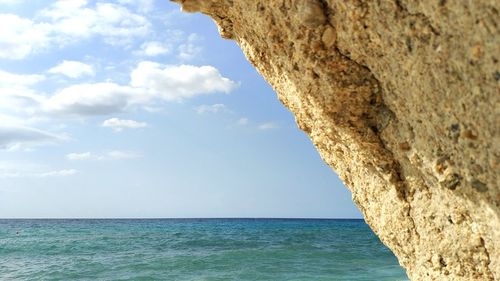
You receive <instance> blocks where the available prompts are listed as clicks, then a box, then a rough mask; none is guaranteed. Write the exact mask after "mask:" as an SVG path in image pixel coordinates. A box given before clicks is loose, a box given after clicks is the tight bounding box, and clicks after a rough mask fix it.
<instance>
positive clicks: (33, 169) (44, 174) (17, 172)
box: [0, 161, 78, 178]
mask: <svg viewBox="0 0 500 281" xmlns="http://www.w3.org/2000/svg"><path fill="white" fill-rule="evenodd" d="M77 173H78V170H75V169H50V168H47V167H44V166H40V165H36V164H33V163H31V162H30V163H23V162H11V161H0V178H53V177H67V176H72V175H75V174H77Z"/></svg>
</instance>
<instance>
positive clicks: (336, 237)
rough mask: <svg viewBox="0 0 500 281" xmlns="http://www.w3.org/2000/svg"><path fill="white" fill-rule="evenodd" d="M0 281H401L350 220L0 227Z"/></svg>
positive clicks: (393, 263)
mask: <svg viewBox="0 0 500 281" xmlns="http://www.w3.org/2000/svg"><path fill="white" fill-rule="evenodd" d="M0 280H366V281H368V280H388V281H389V280H393V281H399V280H408V278H407V276H406V274H405V272H404V269H403V268H402V267H401V266H399V264H398V262H397V259H396V258H395V257H394V255H393V254H392V253H391V252H390V251H389V249H387V247H385V246H384V245H383V244H382V243H381V242H380V240H379V239H378V238H377V237H376V236H375V234H373V232H372V231H371V229H370V228H369V227H368V225H367V224H366V223H365V222H364V220H358V219H0Z"/></svg>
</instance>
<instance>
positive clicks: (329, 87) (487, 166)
mask: <svg viewBox="0 0 500 281" xmlns="http://www.w3.org/2000/svg"><path fill="white" fill-rule="evenodd" d="M176 2H179V3H181V4H182V6H183V10H184V11H187V12H202V13H204V14H207V15H209V16H211V17H212V18H213V19H214V20H215V21H216V23H217V25H218V27H219V31H220V34H221V35H222V37H224V38H227V39H233V40H235V41H236V42H237V43H238V44H239V46H240V47H241V48H242V49H243V52H244V53H245V55H246V57H247V58H248V60H249V61H250V62H251V63H252V64H253V65H254V66H255V67H256V68H257V69H258V71H259V72H260V73H261V74H262V75H263V76H264V77H265V79H266V80H267V81H268V82H269V83H270V84H271V85H272V86H273V88H274V89H275V90H276V92H277V95H278V98H279V99H280V100H281V101H282V102H283V104H284V105H285V106H286V107H288V108H289V109H290V110H291V111H292V112H293V113H294V114H295V118H296V120H297V124H298V126H299V127H300V128H301V129H302V130H304V131H305V132H306V133H307V134H308V135H309V136H310V138H311V139H312V141H313V142H314V144H315V146H316V148H317V149H318V151H319V152H320V154H321V156H322V158H323V159H324V160H325V161H326V162H327V163H328V164H329V165H330V166H331V167H332V168H333V169H334V170H335V171H336V172H337V173H338V174H339V175H340V177H341V178H342V179H343V181H344V182H345V184H346V185H347V186H348V187H349V188H350V189H351V191H352V193H353V199H354V201H355V202H356V204H357V205H358V206H359V208H360V209H361V210H362V212H363V213H364V215H365V219H366V221H367V222H368V224H369V225H370V226H371V227H372V229H373V230H374V231H375V233H376V234H377V235H378V236H379V237H380V238H381V240H382V241H383V242H384V243H385V244H386V245H387V246H389V247H390V248H391V249H392V251H393V252H394V253H395V254H396V256H397V257H398V259H399V261H400V263H401V265H403V266H404V267H405V268H406V269H407V272H408V275H409V276H410V278H411V279H412V280H495V279H497V280H498V279H499V278H500V251H499V249H500V242H499V241H500V222H499V221H500V218H499V203H500V192H499V174H500V138H499V131H500V128H499V126H500V103H499V99H500V88H499V80H500V69H499V67H498V60H499V59H500V35H499V31H500V27H499V25H500V15H499V11H500V2H499V1H497V0H474V1H446V0H419V1H410V0H394V1H384V0H382V1H372V0H357V1H356V0H353V1H345V0H328V1H325V0H323V1H319V0H295V1H291V0H273V1H258V0H219V1H216V0H185V1H183V0H177V1H176Z"/></svg>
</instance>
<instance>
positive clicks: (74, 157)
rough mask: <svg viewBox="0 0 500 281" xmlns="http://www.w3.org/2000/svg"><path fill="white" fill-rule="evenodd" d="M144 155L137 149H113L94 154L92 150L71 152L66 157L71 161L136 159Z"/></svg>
mask: <svg viewBox="0 0 500 281" xmlns="http://www.w3.org/2000/svg"><path fill="white" fill-rule="evenodd" d="M140 157H142V154H140V153H138V152H135V151H123V150H112V151H108V152H106V153H103V154H93V153H91V152H82V153H69V154H67V155H66V159H68V160H71V161H85V160H97V161H101V160H124V159H135V158H140Z"/></svg>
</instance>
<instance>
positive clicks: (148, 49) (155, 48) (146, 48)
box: [135, 41, 170, 57]
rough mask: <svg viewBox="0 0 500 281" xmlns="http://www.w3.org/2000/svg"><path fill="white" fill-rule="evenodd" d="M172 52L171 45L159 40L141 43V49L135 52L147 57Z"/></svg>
mask: <svg viewBox="0 0 500 281" xmlns="http://www.w3.org/2000/svg"><path fill="white" fill-rule="evenodd" d="M169 52H170V47H169V46H167V45H166V44H162V43H161V42H158V41H151V42H146V43H143V44H142V45H141V49H140V50H139V51H136V52H135V53H136V54H138V55H142V56H147V57H155V56H159V55H165V54H168V53H169Z"/></svg>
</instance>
